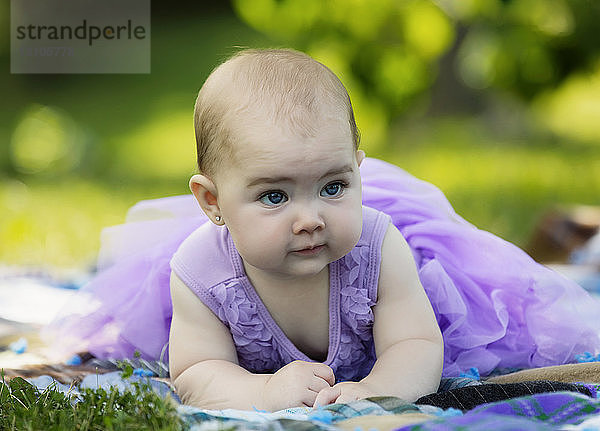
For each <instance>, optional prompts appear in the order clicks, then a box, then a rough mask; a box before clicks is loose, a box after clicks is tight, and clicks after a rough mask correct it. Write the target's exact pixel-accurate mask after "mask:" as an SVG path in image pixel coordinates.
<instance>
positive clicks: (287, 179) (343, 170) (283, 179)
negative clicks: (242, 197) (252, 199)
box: [246, 165, 352, 188]
mask: <svg viewBox="0 0 600 431" xmlns="http://www.w3.org/2000/svg"><path fill="white" fill-rule="evenodd" d="M348 172H352V165H344V166H341V167H339V168H335V169H332V170H330V171H329V172H327V173H326V174H324V175H322V176H321V178H319V181H320V180H322V179H323V178H326V177H331V176H334V175H341V174H346V173H348ZM293 181H294V179H293V178H291V177H286V176H279V177H259V178H252V179H251V180H250V181H249V182H248V184H247V186H246V187H248V188H250V187H254V186H257V185H259V184H275V183H284V182H293Z"/></svg>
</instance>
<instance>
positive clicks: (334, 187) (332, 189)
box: [321, 183, 344, 198]
mask: <svg viewBox="0 0 600 431" xmlns="http://www.w3.org/2000/svg"><path fill="white" fill-rule="evenodd" d="M343 191H344V184H342V183H329V184H327V185H326V186H325V187H323V188H322V189H321V196H323V197H330V198H331V197H336V196H338V195H340V194H341V193H342V192H343Z"/></svg>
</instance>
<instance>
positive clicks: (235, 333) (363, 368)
mask: <svg viewBox="0 0 600 431" xmlns="http://www.w3.org/2000/svg"><path fill="white" fill-rule="evenodd" d="M389 225H390V217H389V216H388V215H387V214H385V213H382V212H380V211H376V210H374V209H371V208H367V207H363V228H362V233H361V237H360V239H359V241H358V243H357V244H356V246H355V247H354V248H353V249H352V251H350V253H348V254H347V255H345V256H344V257H342V258H341V259H338V260H336V261H335V262H331V263H330V264H329V347H328V351H327V358H325V360H324V363H325V364H327V365H329V366H330V367H331V368H332V369H333V372H334V375H335V377H336V380H337V381H349V380H351V381H358V380H361V379H362V378H364V377H366V376H367V374H369V372H370V371H371V368H373V364H374V363H375V359H376V357H375V344H374V341H373V317H374V316H373V310H372V308H371V307H373V306H374V305H375V304H376V302H377V285H378V280H379V268H380V266H381V265H380V264H381V244H382V243H383V238H384V237H385V233H386V232H387V229H388V227H389ZM171 268H172V269H173V271H175V273H176V274H177V275H178V276H179V278H181V280H182V281H183V282H184V283H185V284H186V286H188V287H189V288H190V289H191V290H192V291H193V292H194V293H195V294H196V295H197V296H198V297H199V298H200V300H202V302H203V303H204V304H205V305H206V306H207V307H208V308H210V309H211V310H212V312H213V313H214V314H215V315H216V316H217V317H218V318H219V319H220V320H221V322H223V323H224V324H225V325H226V326H227V328H228V329H229V332H230V333H231V336H232V339H233V342H234V345H235V348H236V350H237V356H238V361H239V364H240V365H241V366H242V367H244V368H245V369H247V370H248V371H251V372H253V373H274V372H275V371H277V370H278V369H280V368H281V367H283V366H284V365H286V364H289V363H290V362H293V361H295V360H301V361H311V360H312V359H311V358H309V357H308V356H306V354H304V353H303V352H301V351H300V350H298V348H297V347H296V346H295V345H294V344H293V343H292V342H291V341H290V339H289V338H288V337H287V336H286V335H285V334H284V333H283V331H282V330H281V328H280V327H279V326H278V325H277V323H275V320H273V318H272V316H271V314H270V313H269V311H268V310H267V308H266V307H265V305H264V304H263V302H262V301H261V299H260V297H259V296H258V294H257V292H256V290H254V287H253V286H252V284H251V283H250V280H249V279H248V277H247V275H246V272H245V271H244V264H243V262H242V258H241V257H240V255H239V253H238V252H237V249H236V248H235V244H234V243H233V240H232V238H231V235H229V231H228V230H227V228H225V227H217V226H215V225H213V224H212V223H205V224H204V225H202V226H201V227H199V228H198V229H196V231H194V233H192V234H191V235H190V236H189V237H188V238H187V239H186V240H185V241H184V242H183V244H181V246H180V247H179V249H178V250H177V252H176V253H175V255H174V256H173V259H172V260H171Z"/></svg>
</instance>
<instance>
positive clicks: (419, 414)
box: [180, 392, 600, 431]
mask: <svg viewBox="0 0 600 431" xmlns="http://www.w3.org/2000/svg"><path fill="white" fill-rule="evenodd" d="M180 414H181V415H182V416H183V417H184V419H185V422H186V424H187V426H188V427H189V429H190V430H202V431H203V430H222V429H227V430H232V431H238V430H239V431H241V430H294V431H296V430H297V431H329V430H339V429H351V430H355V429H357V428H359V429H367V430H369V429H378V430H383V429H396V430H402V431H404V430H440V431H441V430H444V431H446V430H449V431H452V430H457V431H458V430H465V429H468V430H473V431H479V430H481V431H489V430H490V429H493V430H500V431H502V430H560V429H562V430H566V429H569V430H575V429H579V430H590V429H599V426H600V400H598V399H593V398H590V397H588V396H585V395H581V394H577V393H574V392H554V393H543V394H535V395H531V396H526V397H520V398H513V399H509V400H506V401H500V402H496V403H490V404H483V405H481V406H479V407H476V408H474V409H473V410H470V411H468V412H466V413H464V414H463V413H461V412H460V411H459V410H454V409H448V410H442V409H438V408H435V407H431V406H426V405H421V406H417V405H415V404H409V403H406V402H404V401H402V400H400V399H398V398H392V397H382V398H370V399H366V400H360V401H356V402H352V403H349V404H333V405H330V406H326V407H324V408H321V409H313V410H310V409H292V410H286V411H282V412H277V413H262V412H239V411H218V412H216V411H208V410H201V409H195V408H192V407H188V406H181V407H180ZM357 418H362V419H365V420H363V421H362V422H358V421H356V420H355V419H357ZM357 424H360V425H361V426H355V425H357Z"/></svg>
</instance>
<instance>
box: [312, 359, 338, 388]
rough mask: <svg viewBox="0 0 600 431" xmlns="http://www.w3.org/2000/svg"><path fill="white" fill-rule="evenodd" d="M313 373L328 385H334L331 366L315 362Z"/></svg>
mask: <svg viewBox="0 0 600 431" xmlns="http://www.w3.org/2000/svg"><path fill="white" fill-rule="evenodd" d="M313 374H314V375H315V376H317V377H320V378H322V379H323V380H325V381H326V382H327V383H329V386H333V385H335V375H334V374H333V370H332V369H331V367H329V366H327V365H325V364H315V367H314V368H313Z"/></svg>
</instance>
